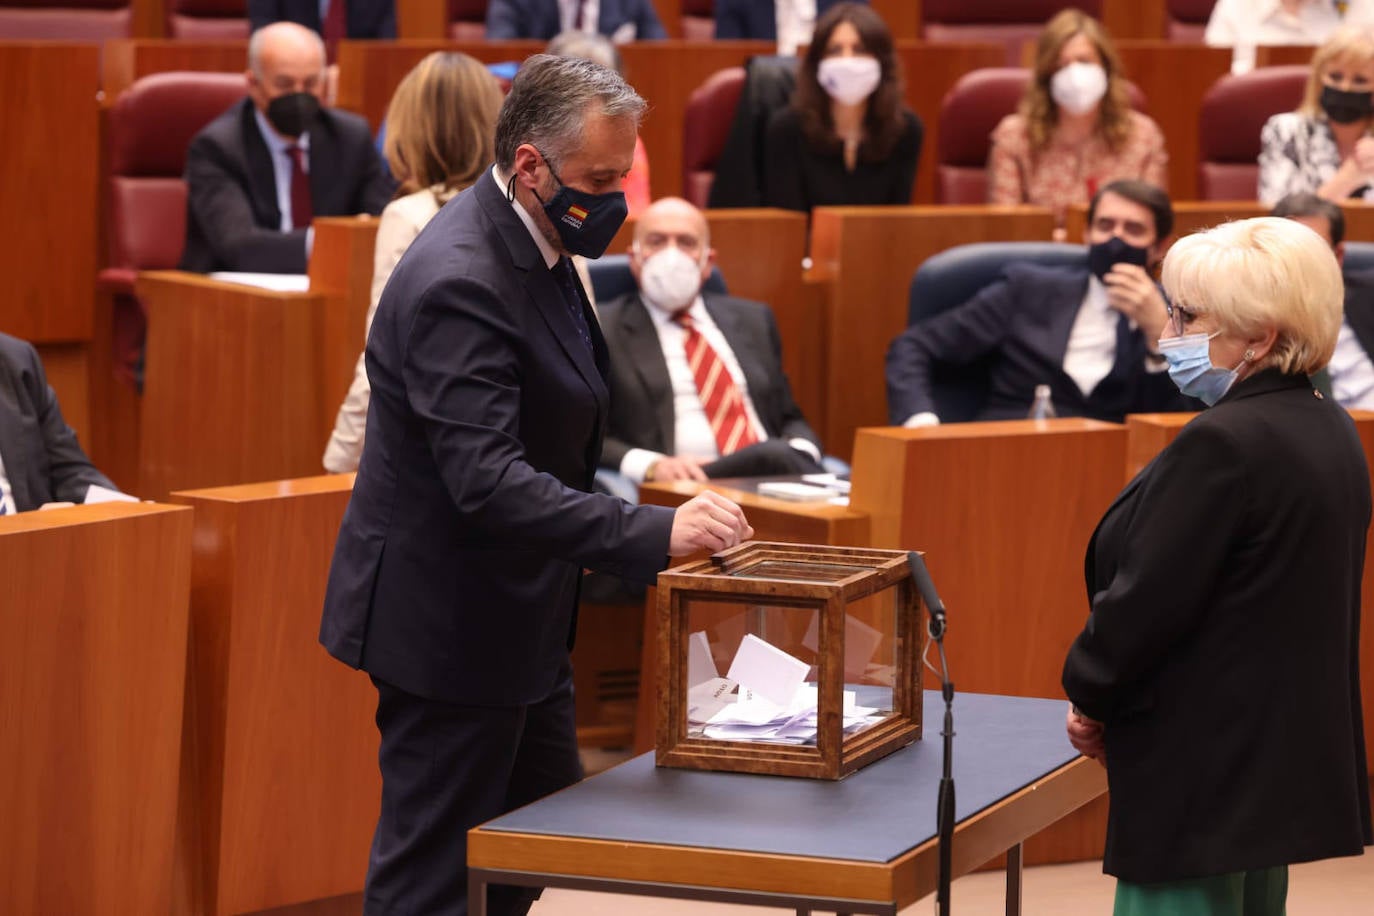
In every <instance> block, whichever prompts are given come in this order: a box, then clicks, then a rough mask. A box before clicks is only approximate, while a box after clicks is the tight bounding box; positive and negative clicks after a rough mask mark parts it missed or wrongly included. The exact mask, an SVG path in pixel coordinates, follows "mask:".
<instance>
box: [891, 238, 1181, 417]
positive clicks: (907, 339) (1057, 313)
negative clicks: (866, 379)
mask: <svg viewBox="0 0 1374 916" xmlns="http://www.w3.org/2000/svg"><path fill="white" fill-rule="evenodd" d="M1089 277H1090V274H1089V273H1088V272H1087V271H1086V270H1073V269H1063V268H1048V267H1041V266H1038V265H1035V264H1012V265H1010V266H1008V267H1007V269H1006V271H1005V274H1004V277H1003V279H1001V280H999V281H997V282H996V283H993V284H991V285H989V286H987V287H986V288H984V289H983V290H982V291H981V292H979V293H978V295H976V296H974V297H973V298H972V299H970V300H969V301H968V302H966V303H964V304H963V305H960V306H957V307H955V308H952V309H950V310H949V311H948V312H945V313H943V314H940V315H936V316H935V317H933V318H930V319H928V320H926V321H922V322H920V323H918V324H914V325H912V326H911V327H909V328H907V329H906V330H905V331H903V332H902V333H901V334H900V335H899V336H898V337H897V339H896V340H894V341H893V342H892V346H891V347H890V348H889V349H888V352H887V404H888V414H889V417H890V418H891V420H892V422H893V423H894V424H901V423H904V422H906V420H907V419H908V418H910V417H911V416H912V415H913V414H917V413H921V412H923V411H931V412H935V404H934V401H933V400H932V398H931V388H930V377H931V369H932V367H933V366H934V365H935V364H936V363H945V364H949V365H967V364H969V363H971V362H973V361H975V360H977V359H979V358H982V357H990V359H991V362H990V367H989V379H988V381H989V389H988V400H987V404H986V406H985V407H984V409H983V411H982V413H981V414H979V417H978V419H980V420H1009V419H1017V418H1023V417H1025V416H1026V412H1027V411H1028V410H1029V409H1030V405H1031V400H1032V399H1033V397H1034V394H1035V386H1036V385H1049V386H1050V396H1051V398H1052V399H1053V401H1054V408H1055V411H1056V412H1057V413H1058V414H1059V415H1060V416H1067V417H1078V416H1082V417H1091V418H1093V419H1097V420H1108V421H1113V422H1120V421H1121V419H1122V418H1123V417H1124V416H1125V415H1126V414H1128V413H1146V412H1154V411H1166V410H1199V409H1201V407H1202V405H1201V403H1200V402H1198V401H1195V400H1193V399H1192V398H1185V397H1183V396H1182V395H1180V394H1179V393H1178V388H1177V387H1176V386H1175V385H1174V383H1173V381H1172V380H1171V379H1170V378H1169V374H1168V373H1167V372H1154V373H1151V372H1146V371H1145V354H1146V352H1147V349H1146V343H1145V338H1144V335H1142V334H1141V333H1140V331H1139V330H1131V329H1130V327H1129V324H1128V323H1127V322H1126V320H1125V319H1124V318H1123V319H1122V320H1121V322H1120V326H1119V331H1118V334H1117V348H1116V364H1115V365H1113V366H1112V371H1111V372H1110V373H1108V374H1107V377H1106V378H1104V379H1103V380H1102V381H1101V382H1099V383H1098V384H1097V387H1095V388H1094V389H1093V390H1092V392H1091V393H1090V394H1088V395H1086V396H1085V395H1084V394H1083V392H1082V391H1080V390H1079V388H1078V385H1077V384H1076V383H1075V382H1074V380H1073V379H1072V378H1070V377H1069V375H1068V374H1067V373H1066V372H1064V353H1065V351H1066V350H1067V349H1068V345H1069V332H1070V331H1072V330H1073V322H1074V318H1076V317H1077V315H1078V308H1079V306H1080V305H1082V303H1083V297H1084V296H1085V295H1087V292H1088V279H1089Z"/></svg>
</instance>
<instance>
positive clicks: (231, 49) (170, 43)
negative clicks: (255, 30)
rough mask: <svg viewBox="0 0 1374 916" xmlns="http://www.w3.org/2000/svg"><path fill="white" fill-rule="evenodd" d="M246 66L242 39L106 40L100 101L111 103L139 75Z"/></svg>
mask: <svg viewBox="0 0 1374 916" xmlns="http://www.w3.org/2000/svg"><path fill="white" fill-rule="evenodd" d="M247 69H248V42H246V41H227V40H226V41H187V40H180V39H156V38H137V39H120V40H117V41H107V42H106V43H105V47H104V53H103V60H102V82H101V86H102V89H103V93H102V101H103V102H104V104H105V105H113V104H114V103H115V101H116V100H117V99H118V98H119V94H120V93H121V92H123V91H124V90H125V89H128V88H129V86H130V85H131V84H132V83H133V82H134V80H137V79H139V78H141V77H144V76H148V75H149V74H153V73H167V72H169V71H172V70H193V71H197V72H208V73H242V72H244V71H245V70H247Z"/></svg>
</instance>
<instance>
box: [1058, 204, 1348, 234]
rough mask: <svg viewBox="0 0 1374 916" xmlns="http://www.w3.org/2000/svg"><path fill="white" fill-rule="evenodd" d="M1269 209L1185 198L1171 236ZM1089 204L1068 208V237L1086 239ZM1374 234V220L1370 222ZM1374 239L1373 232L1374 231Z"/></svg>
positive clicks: (1176, 213)
mask: <svg viewBox="0 0 1374 916" xmlns="http://www.w3.org/2000/svg"><path fill="white" fill-rule="evenodd" d="M1268 215H1269V208H1268V207H1266V206H1264V205H1263V204H1261V203H1260V202H1259V201H1257V200H1184V201H1174V231H1173V235H1172V238H1173V240H1178V239H1181V238H1183V237H1184V236H1185V235H1191V234H1192V233H1194V232H1201V231H1202V230H1203V229H1210V228H1212V227H1213V226H1217V225H1220V224H1221V223H1225V222H1228V221H1230V220H1233V219H1251V218H1253V217H1256V216H1268ZM1087 227H1088V207H1087V205H1086V204H1075V205H1074V206H1072V207H1070V208H1069V211H1068V215H1067V219H1066V220H1065V223H1064V228H1065V231H1066V232H1067V233H1068V240H1069V241H1071V242H1083V241H1086V240H1087ZM1371 233H1374V221H1371ZM1371 238H1374V234H1371Z"/></svg>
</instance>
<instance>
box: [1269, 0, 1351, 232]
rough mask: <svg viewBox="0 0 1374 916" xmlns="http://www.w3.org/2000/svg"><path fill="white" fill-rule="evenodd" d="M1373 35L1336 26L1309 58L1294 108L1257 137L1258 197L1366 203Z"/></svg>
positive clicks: (1276, 117) (1273, 119) (1271, 120)
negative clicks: (1357, 199) (1304, 194)
mask: <svg viewBox="0 0 1374 916" xmlns="http://www.w3.org/2000/svg"><path fill="white" fill-rule="evenodd" d="M1371 99H1374V31H1372V30H1370V29H1367V28H1364V27H1362V26H1345V27H1343V28H1340V29H1337V30H1336V31H1335V32H1334V33H1333V34H1332V35H1331V37H1330V38H1329V39H1327V41H1326V43H1325V44H1323V45H1322V46H1321V47H1320V48H1318V49H1317V51H1316V53H1315V54H1313V55H1312V67H1311V70H1310V71H1309V73H1308V74H1307V89H1306V90H1305V91H1304V93H1303V98H1302V104H1301V105H1299V106H1298V110H1297V111H1288V112H1284V113H1283V114H1277V115H1274V116H1273V117H1272V118H1270V119H1269V120H1268V122H1266V123H1265V125H1264V129H1263V131H1262V132H1261V133H1260V158H1259V164H1260V173H1259V199H1260V202H1261V203H1263V204H1265V205H1266V206H1273V205H1274V204H1276V203H1278V201H1279V200H1281V199H1282V198H1284V197H1287V196H1288V195H1289V194H1296V193H1298V192H1302V191H1306V192H1310V193H1313V194H1316V195H1317V196H1319V197H1324V198H1326V199H1327V200H1330V201H1335V202H1337V203H1339V202H1340V201H1342V200H1344V199H1346V198H1348V197H1365V198H1369V197H1371V196H1374V195H1371V194H1370V193H1369V190H1370V187H1371V180H1374V137H1371V136H1370V127H1371V125H1374V102H1372V101H1371Z"/></svg>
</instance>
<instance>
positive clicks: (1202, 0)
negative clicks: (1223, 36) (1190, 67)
mask: <svg viewBox="0 0 1374 916" xmlns="http://www.w3.org/2000/svg"><path fill="white" fill-rule="evenodd" d="M1216 5H1217V0H1169V4H1168V24H1167V26H1166V29H1167V32H1166V34H1167V36H1168V38H1169V40H1170V41H1179V42H1189V43H1192V44H1202V34H1203V33H1204V32H1206V31H1207V20H1208V19H1210V18H1211V16H1212V7H1214V6H1216Z"/></svg>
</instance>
